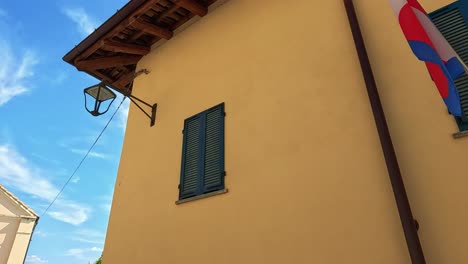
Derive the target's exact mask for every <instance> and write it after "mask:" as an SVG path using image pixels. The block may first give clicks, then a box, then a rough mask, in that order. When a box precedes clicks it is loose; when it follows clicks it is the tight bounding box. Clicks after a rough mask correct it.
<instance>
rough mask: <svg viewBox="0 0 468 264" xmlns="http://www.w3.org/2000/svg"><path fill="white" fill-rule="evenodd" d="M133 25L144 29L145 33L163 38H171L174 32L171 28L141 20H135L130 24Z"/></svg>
mask: <svg viewBox="0 0 468 264" xmlns="http://www.w3.org/2000/svg"><path fill="white" fill-rule="evenodd" d="M132 26H133V27H135V28H137V29H139V30H142V31H145V32H146V33H149V34H152V35H155V36H158V37H160V38H163V39H171V38H172V36H174V32H172V31H171V30H168V29H165V28H162V27H159V26H156V25H154V24H151V23H148V22H145V21H142V20H136V21H135V22H133V24H132Z"/></svg>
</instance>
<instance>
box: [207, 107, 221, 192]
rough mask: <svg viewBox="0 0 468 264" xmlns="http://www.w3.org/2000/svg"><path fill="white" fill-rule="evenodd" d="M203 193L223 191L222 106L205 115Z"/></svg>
mask: <svg viewBox="0 0 468 264" xmlns="http://www.w3.org/2000/svg"><path fill="white" fill-rule="evenodd" d="M205 133H206V134H205V160H204V172H205V173H204V179H203V192H204V193H207V192H211V191H215V190H220V189H224V105H219V106H217V107H215V108H213V109H211V110H209V111H208V112H207V113H206V132H205Z"/></svg>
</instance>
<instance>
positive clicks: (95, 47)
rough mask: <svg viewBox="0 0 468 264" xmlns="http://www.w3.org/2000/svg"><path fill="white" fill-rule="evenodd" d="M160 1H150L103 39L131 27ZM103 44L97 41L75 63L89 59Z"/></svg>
mask: <svg viewBox="0 0 468 264" xmlns="http://www.w3.org/2000/svg"><path fill="white" fill-rule="evenodd" d="M159 1H160V0H148V1H147V2H145V3H144V4H143V5H141V6H140V7H139V8H138V9H137V10H135V12H134V13H133V14H132V15H131V16H130V17H128V18H127V19H125V20H124V21H122V22H121V23H120V24H119V25H118V26H116V27H114V28H113V29H112V30H111V31H110V32H108V33H107V34H105V35H104V37H103V38H102V39H111V38H112V37H113V36H114V35H115V34H117V33H119V32H120V31H122V30H124V29H125V28H126V27H128V26H130V25H131V24H132V23H133V22H134V21H135V20H136V19H138V18H139V17H140V16H141V15H143V14H144V13H145V12H146V11H148V10H149V9H150V8H151V7H152V6H153V5H154V4H156V3H157V2H159ZM103 44H104V43H103V42H102V41H96V42H95V43H94V44H93V45H91V46H90V47H89V48H87V49H86V50H85V51H84V52H83V53H81V54H80V55H78V56H77V57H76V59H75V63H76V62H77V61H79V60H82V59H86V58H88V57H89V56H90V55H91V54H93V53H94V52H96V51H97V50H98V49H99V48H101V47H102V45H103Z"/></svg>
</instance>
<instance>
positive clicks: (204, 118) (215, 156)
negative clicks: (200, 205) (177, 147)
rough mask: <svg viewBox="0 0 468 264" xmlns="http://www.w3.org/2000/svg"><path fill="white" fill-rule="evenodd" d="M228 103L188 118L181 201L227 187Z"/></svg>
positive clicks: (181, 179)
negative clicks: (226, 133) (225, 159)
mask: <svg viewBox="0 0 468 264" xmlns="http://www.w3.org/2000/svg"><path fill="white" fill-rule="evenodd" d="M224 116H225V114H224V103H222V104H220V105H217V106H215V107H212V108H210V109H208V110H206V111H203V112H201V113H199V114H197V115H195V116H192V117H190V118H188V119H186V120H185V122H184V130H183V145H182V168H181V173H180V185H179V201H178V202H180V201H181V200H184V199H187V198H190V197H196V196H204V195H205V194H209V193H213V192H216V191H222V190H224V176H225V173H224Z"/></svg>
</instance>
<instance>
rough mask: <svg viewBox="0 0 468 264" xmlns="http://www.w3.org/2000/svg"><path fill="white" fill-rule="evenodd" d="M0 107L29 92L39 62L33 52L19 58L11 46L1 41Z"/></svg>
mask: <svg viewBox="0 0 468 264" xmlns="http://www.w3.org/2000/svg"><path fill="white" fill-rule="evenodd" d="M0 58H2V63H1V64H0V106H1V105H3V104H6V103H7V102H8V101H10V100H11V99H12V98H13V97H15V96H18V95H21V94H24V93H26V92H27V91H29V88H28V81H29V80H30V78H31V77H32V76H34V71H33V68H34V65H36V64H37V63H38V62H39V61H38V59H37V58H36V55H34V53H33V52H31V51H26V52H25V53H24V54H23V55H22V56H20V57H17V56H15V54H14V53H13V52H12V51H11V49H10V47H9V45H8V44H7V43H6V42H5V41H2V40H0Z"/></svg>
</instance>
